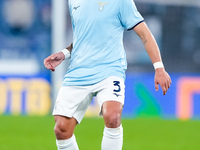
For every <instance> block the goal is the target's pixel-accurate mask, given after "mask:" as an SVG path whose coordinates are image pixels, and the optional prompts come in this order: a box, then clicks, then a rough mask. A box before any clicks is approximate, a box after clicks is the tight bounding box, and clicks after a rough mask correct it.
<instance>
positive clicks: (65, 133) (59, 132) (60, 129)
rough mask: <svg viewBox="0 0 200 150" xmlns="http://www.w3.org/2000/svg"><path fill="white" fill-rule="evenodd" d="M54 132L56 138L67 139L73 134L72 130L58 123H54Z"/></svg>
mask: <svg viewBox="0 0 200 150" xmlns="http://www.w3.org/2000/svg"><path fill="white" fill-rule="evenodd" d="M54 132H55V135H56V138H57V139H60V140H62V139H69V138H70V137H72V135H73V131H71V130H70V129H68V128H67V127H65V126H63V125H59V124H56V125H55V127H54Z"/></svg>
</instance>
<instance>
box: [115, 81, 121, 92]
mask: <svg viewBox="0 0 200 150" xmlns="http://www.w3.org/2000/svg"><path fill="white" fill-rule="evenodd" d="M113 84H114V86H117V89H114V90H113V91H114V92H120V91H121V88H120V85H119V84H120V82H119V81H113Z"/></svg>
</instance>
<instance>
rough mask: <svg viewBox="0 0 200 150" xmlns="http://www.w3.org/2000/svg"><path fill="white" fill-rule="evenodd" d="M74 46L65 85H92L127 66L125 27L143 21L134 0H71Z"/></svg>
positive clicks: (114, 74) (123, 70) (123, 69)
mask: <svg viewBox="0 0 200 150" xmlns="http://www.w3.org/2000/svg"><path fill="white" fill-rule="evenodd" d="M68 2H69V10H70V15H71V21H72V29H73V49H72V53H71V60H70V65H69V68H68V70H67V73H66V75H65V77H64V80H63V86H77V85H80V86H81V85H92V84H95V83H98V82H100V81H101V80H103V79H105V78H107V77H110V76H118V77H121V78H124V79H125V70H126V68H127V62H126V54H125V51H124V47H123V33H124V28H126V29H132V28H134V27H135V26H136V25H137V24H139V23H140V22H142V21H143V17H142V16H141V15H140V13H139V12H138V11H137V8H136V6H135V3H134V2H133V0H69V1H68Z"/></svg>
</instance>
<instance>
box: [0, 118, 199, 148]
mask: <svg viewBox="0 0 200 150" xmlns="http://www.w3.org/2000/svg"><path fill="white" fill-rule="evenodd" d="M122 122H123V128H124V146H123V150H199V149H200V142H199V139H200V121H195V120H193V121H177V120H162V119H158V118H138V119H123V120H122ZM53 128H54V119H53V117H52V116H47V117H27V116H21V117H13V116H0V150H56V145H55V136H54V132H53ZM103 128H104V123H103V120H102V119H99V118H85V119H84V120H83V121H82V123H81V125H78V126H77V127H76V130H75V134H76V138H77V142H78V145H79V148H80V150H100V145H101V139H102V135H103Z"/></svg>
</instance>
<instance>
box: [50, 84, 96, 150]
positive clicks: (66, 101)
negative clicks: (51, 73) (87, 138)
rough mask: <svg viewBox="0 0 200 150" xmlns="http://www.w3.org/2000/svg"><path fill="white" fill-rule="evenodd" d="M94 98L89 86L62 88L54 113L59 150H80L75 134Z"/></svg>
mask: <svg viewBox="0 0 200 150" xmlns="http://www.w3.org/2000/svg"><path fill="white" fill-rule="evenodd" d="M92 97H93V94H91V93H90V90H89V87H87V86H66V87H61V89H60V91H59V93H58V97H57V100H56V104H55V107H54V111H53V115H54V116H55V122H56V124H55V128H54V131H55V135H56V143H57V147H58V150H61V149H62V150H78V146H77V143H76V139H75V136H74V134H73V132H74V129H75V127H76V124H77V123H80V122H81V120H82V119H83V117H84V114H85V111H86V109H87V107H88V105H89V104H90V102H91V100H92Z"/></svg>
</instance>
